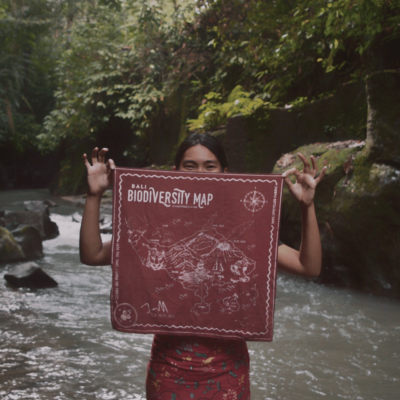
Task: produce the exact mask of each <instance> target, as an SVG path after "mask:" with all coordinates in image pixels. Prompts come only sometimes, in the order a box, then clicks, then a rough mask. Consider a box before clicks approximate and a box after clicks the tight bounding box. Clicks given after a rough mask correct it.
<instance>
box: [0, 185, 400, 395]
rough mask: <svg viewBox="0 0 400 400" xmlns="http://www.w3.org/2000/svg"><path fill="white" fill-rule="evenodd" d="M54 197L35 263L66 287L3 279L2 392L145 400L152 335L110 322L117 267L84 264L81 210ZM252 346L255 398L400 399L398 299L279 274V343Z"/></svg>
mask: <svg viewBox="0 0 400 400" xmlns="http://www.w3.org/2000/svg"><path fill="white" fill-rule="evenodd" d="M49 197H50V195H49V193H48V192H47V191H45V190H32V191H13V192H0V204H1V208H2V209H13V210H22V209H23V204H22V202H23V201H24V200H37V199H45V198H49ZM55 200H56V201H57V203H59V204H60V206H59V207H57V208H53V209H51V211H52V215H51V218H52V220H53V221H55V222H56V223H57V224H58V226H59V229H60V236H59V237H57V238H56V239H53V240H49V241H45V242H44V243H43V244H44V252H45V257H44V258H43V259H41V260H39V261H38V264H40V266H41V267H42V268H43V269H44V270H45V271H46V272H48V273H49V274H50V275H51V276H52V277H53V278H54V279H56V280H57V282H58V283H59V286H58V287H57V288H54V289H42V290H37V291H33V290H29V289H18V290H15V289H13V288H11V287H9V286H7V285H6V283H5V280H4V279H1V282H0V291H1V296H0V321H1V325H0V368H1V375H0V398H2V399H5V400H11V399H13V400H14V399H57V400H58V399H59V400H62V399H135V400H144V399H145V387H144V384H145V375H146V364H147V361H148V357H149V354H150V347H151V342H152V336H151V335H136V334H124V333H121V332H118V331H115V330H113V329H112V328H111V324H110V309H109V295H110V285H111V268H110V267H87V266H84V265H82V264H80V262H79V254H78V251H79V250H78V237H79V227H80V226H79V224H78V223H76V222H73V221H72V218H71V214H72V213H74V212H76V211H77V210H78V211H79V212H82V209H77V208H76V207H74V206H72V205H71V204H69V203H67V202H63V201H61V200H59V199H55ZM110 237H111V235H104V239H107V238H110ZM8 268H9V266H4V267H0V274H1V277H3V275H4V274H5V273H6V271H7V270H8ZM248 347H249V352H250V358H251V383H252V387H251V390H252V399H253V400H267V399H271V400H272V399H273V400H278V399H279V400H284V399H288V400H289V399H290V400H291V399H296V400H314V399H349V400H350V399H351V400H354V399H357V400H364V399H365V400H378V399H379V400H383V399H385V400H393V399H396V398H399V393H400V382H399V378H400V303H399V302H396V301H391V300H388V299H384V298H379V297H373V296H370V295H367V294H363V293H358V292H352V291H349V290H344V289H336V288H332V287H327V286H322V285H317V284H315V283H313V282H312V281H310V280H305V279H302V278H297V277H292V276H288V275H283V274H281V275H279V276H278V285H277V300H276V311H275V332H274V341H273V342H272V343H258V342H249V343H248ZM182 400H183V399H182Z"/></svg>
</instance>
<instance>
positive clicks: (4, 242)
mask: <svg viewBox="0 0 400 400" xmlns="http://www.w3.org/2000/svg"><path fill="white" fill-rule="evenodd" d="M24 259H25V254H24V252H23V250H22V248H21V246H20V245H19V244H18V242H17V241H16V240H15V238H14V236H13V235H12V234H11V233H10V231H8V230H7V229H5V228H1V227H0V263H10V262H15V261H20V260H24Z"/></svg>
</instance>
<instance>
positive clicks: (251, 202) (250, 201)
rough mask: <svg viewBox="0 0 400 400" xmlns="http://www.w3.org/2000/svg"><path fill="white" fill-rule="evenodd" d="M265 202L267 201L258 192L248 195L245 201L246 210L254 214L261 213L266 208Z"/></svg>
mask: <svg viewBox="0 0 400 400" xmlns="http://www.w3.org/2000/svg"><path fill="white" fill-rule="evenodd" d="M265 202H266V200H265V197H264V195H263V194H262V193H260V192H258V191H257V190H253V191H252V192H249V193H247V194H246V196H244V200H243V204H244V206H245V207H246V209H247V210H249V211H251V212H252V213H255V212H257V211H260V210H261V209H262V208H263V207H264V204H265Z"/></svg>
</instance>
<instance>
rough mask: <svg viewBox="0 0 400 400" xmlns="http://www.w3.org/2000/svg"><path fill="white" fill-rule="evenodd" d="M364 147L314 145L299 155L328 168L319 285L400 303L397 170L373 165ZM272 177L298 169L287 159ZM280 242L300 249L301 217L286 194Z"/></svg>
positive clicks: (320, 194)
mask: <svg viewBox="0 0 400 400" xmlns="http://www.w3.org/2000/svg"><path fill="white" fill-rule="evenodd" d="M361 146H362V142H361V143H358V142H357V141H354V143H352V144H351V142H349V141H348V142H347V144H346V142H345V144H344V143H343V142H339V143H331V144H329V143H324V144H321V143H317V144H314V145H308V146H303V147H300V148H299V149H297V150H296V151H295V152H293V156H294V155H295V154H297V151H300V152H301V153H302V154H304V155H305V156H307V157H308V158H309V156H310V155H311V154H314V156H316V157H317V163H318V167H319V169H320V170H321V169H322V168H323V167H324V166H327V167H328V170H327V174H326V177H325V178H324V179H323V180H322V181H321V183H320V184H319V186H318V189H317V192H316V196H315V206H316V212H317V217H318V222H319V227H320V233H321V239H322V246H323V271H322V273H321V276H320V278H319V280H320V281H321V282H324V283H331V284H336V285H344V286H347V287H351V288H355V289H360V290H363V291H366V292H370V293H374V294H378V295H384V296H388V297H392V298H400V268H399V260H400V202H399V198H400V170H399V169H397V168H395V167H394V166H391V165H385V164H381V163H377V162H374V161H373V160H371V158H370V154H369V153H368V151H367V149H365V148H364V149H361ZM285 159H286V160H289V162H286V164H285V163H283V162H282V160H281V162H278V163H277V164H276V165H275V167H274V170H273V172H275V173H282V172H283V171H285V170H287V169H289V168H292V167H297V168H298V169H301V168H302V163H301V161H300V160H299V159H298V158H295V156H294V157H289V156H287V157H286V158H285ZM282 207H283V208H282V224H281V240H282V241H283V242H284V243H286V244H288V245H289V246H292V247H294V248H299V245H300V238H301V215H300V211H299V207H298V205H297V204H296V202H295V200H293V198H292V197H291V195H290V193H289V191H288V190H287V188H285V189H284V193H283V205H282Z"/></svg>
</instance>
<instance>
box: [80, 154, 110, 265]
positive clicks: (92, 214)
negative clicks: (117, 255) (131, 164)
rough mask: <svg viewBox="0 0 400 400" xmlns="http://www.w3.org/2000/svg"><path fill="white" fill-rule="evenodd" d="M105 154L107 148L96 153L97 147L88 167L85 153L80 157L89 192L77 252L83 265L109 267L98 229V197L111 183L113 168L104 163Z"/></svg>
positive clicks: (107, 247) (108, 258)
mask: <svg viewBox="0 0 400 400" xmlns="http://www.w3.org/2000/svg"><path fill="white" fill-rule="evenodd" d="M107 151H108V149H101V150H100V151H99V149H98V148H97V147H96V148H94V149H93V151H92V165H90V163H89V161H88V159H87V156H86V154H84V155H83V161H84V163H85V166H86V169H87V174H88V176H87V179H88V185H89V191H88V193H87V196H86V204H85V209H84V211H83V218H82V225H81V232H80V237H79V253H80V258H81V262H82V263H83V264H87V265H109V264H111V242H105V243H103V242H102V240H101V235H100V226H99V216H100V201H101V197H102V196H103V194H104V192H105V191H106V190H107V188H108V187H109V186H110V184H111V182H112V171H113V170H114V168H115V164H114V161H113V160H111V159H110V160H108V161H107V163H105V162H104V161H105V154H106V153H107Z"/></svg>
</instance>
